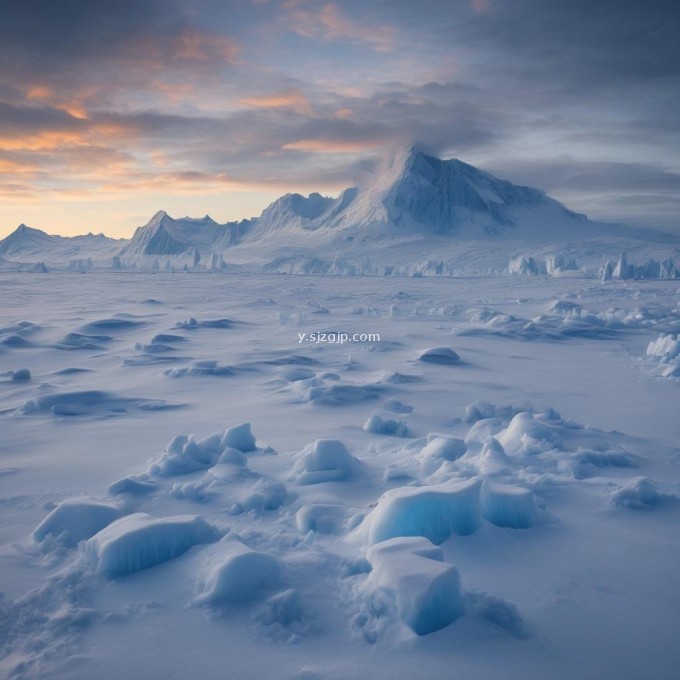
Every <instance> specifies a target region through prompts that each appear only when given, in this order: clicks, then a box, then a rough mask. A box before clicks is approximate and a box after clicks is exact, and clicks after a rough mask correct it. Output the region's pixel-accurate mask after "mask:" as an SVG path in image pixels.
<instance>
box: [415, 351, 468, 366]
mask: <svg viewBox="0 0 680 680" xmlns="http://www.w3.org/2000/svg"><path fill="white" fill-rule="evenodd" d="M418 359H419V360H420V361H425V362H426V363H429V364H444V365H453V364H459V363H460V357H459V356H458V355H457V354H456V353H455V352H454V351H453V350H452V349H451V348H449V347H433V348H431V349H426V350H425V351H424V352H422V353H421V354H420V356H419V357H418Z"/></svg>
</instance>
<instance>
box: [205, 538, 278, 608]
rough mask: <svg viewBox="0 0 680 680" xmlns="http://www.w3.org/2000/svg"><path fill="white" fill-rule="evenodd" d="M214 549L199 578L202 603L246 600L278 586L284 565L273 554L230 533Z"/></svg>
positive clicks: (215, 603)
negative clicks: (259, 549) (253, 548)
mask: <svg viewBox="0 0 680 680" xmlns="http://www.w3.org/2000/svg"><path fill="white" fill-rule="evenodd" d="M211 552H212V554H211V555H210V556H209V557H208V558H207V559H206V562H207V565H206V566H205V567H204V570H203V573H202V575H201V576H200V577H199V578H200V582H201V585H200V590H201V592H200V594H199V596H198V597H197V598H196V602H197V603H199V604H210V605H223V604H236V603H244V602H248V601H250V600H254V599H256V598H258V597H259V596H261V595H262V594H263V593H265V592H266V591H267V590H271V589H272V588H274V587H276V586H277V585H279V582H280V580H281V572H282V565H281V562H280V561H279V560H278V558H276V557H274V556H273V555H270V554H268V553H264V552H260V551H257V550H252V549H250V548H248V547H247V546H246V545H244V544H243V543H241V542H240V541H238V540H236V539H234V538H233V537H231V536H229V535H228V536H225V537H224V538H223V539H222V540H221V541H220V542H219V543H217V544H216V545H215V546H214V550H212V551H211Z"/></svg>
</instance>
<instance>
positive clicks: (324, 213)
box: [0, 147, 680, 274]
mask: <svg viewBox="0 0 680 680" xmlns="http://www.w3.org/2000/svg"><path fill="white" fill-rule="evenodd" d="M678 247H679V240H678V238H677V237H675V236H673V235H671V234H663V233H660V232H655V231H651V230H636V231H633V230H630V229H625V228H622V227H616V226H613V225H605V224H602V223H597V222H592V221H590V220H588V219H587V218H586V217H585V215H580V214H577V213H575V212H572V211H571V210H568V209H567V208H566V207H565V206H563V205H562V204H561V203H559V202H558V201H556V200H554V199H552V198H550V197H549V196H547V195H546V194H545V193H544V192H543V191H540V190H538V189H533V188H531V187H524V186H518V185H515V184H512V183H511V182H508V181H506V180H502V179H499V178H497V177H494V176H493V175H491V174H489V173H487V172H484V171H482V170H479V169H478V168H475V167H474V166H472V165H468V164H467V163H463V162H462V161H459V160H456V159H453V160H440V159H438V158H435V157H433V156H430V155H427V154H424V153H422V152H420V151H418V150H417V149H415V148H413V147H410V148H406V149H401V150H399V151H398V152H396V153H395V154H394V155H393V156H392V157H391V158H390V159H389V161H385V162H384V163H383V165H382V167H381V168H380V169H379V170H378V171H377V172H376V173H375V174H374V175H373V177H372V178H371V179H370V181H367V182H366V183H365V184H364V185H363V186H361V187H353V188H350V189H346V190H345V191H343V192H342V193H341V194H340V196H338V197H337V198H329V197H325V196H321V195H320V194H318V193H313V194H311V195H309V196H308V197H305V196H301V195H300V194H286V195H285V196H282V197H281V198H279V199H277V200H276V201H274V202H273V203H272V204H271V205H269V206H268V207H267V208H266V209H265V210H264V211H263V212H262V214H261V215H260V216H259V217H256V218H253V219H250V220H242V221H240V222H227V223H226V224H218V223H217V222H215V221H214V220H213V219H211V218H210V217H208V216H207V215H206V217H203V218H199V219H193V218H188V217H185V218H181V219H174V218H172V217H170V215H168V214H167V213H166V212H164V211H160V212H158V213H156V214H155V215H154V216H153V217H152V218H151V220H150V221H149V222H148V223H147V224H145V225H144V226H141V227H138V228H137V230H136V231H135V233H134V235H133V237H132V239H130V240H125V239H121V240H115V239H110V238H107V237H106V236H104V235H103V234H98V235H93V234H88V235H86V236H76V237H71V238H68V237H63V236H50V235H48V234H46V233H45V232H43V231H40V230H38V229H31V228H30V227H27V226H25V225H23V224H22V225H21V226H20V227H19V228H18V229H17V230H16V231H14V232H13V233H12V234H10V235H9V236H8V237H7V238H5V239H3V240H2V241H0V268H3V269H7V268H10V267H11V266H21V265H24V266H25V267H26V266H29V265H30V266H31V267H33V266H35V265H36V263H39V262H42V263H44V264H45V265H46V266H47V267H51V268H70V269H78V270H86V269H90V268H114V269H142V270H145V269H151V270H159V269H168V270H171V269H177V268H181V269H193V270H206V269H213V270H214V269H223V268H225V267H226V268H229V267H230V265H237V266H246V265H247V266H251V267H256V268H259V269H263V270H264V271H274V272H292V273H294V272H307V273H366V274H380V273H383V274H385V273H388V274H389V273H394V274H397V273H403V274H414V273H418V272H420V273H445V274H446V273H448V274H454V273H463V272H469V273H472V272H479V273H493V272H496V271H500V270H505V269H507V264H508V260H509V259H512V258H517V257H523V256H527V257H528V256H534V257H536V256H537V257H539V258H540V257H543V256H546V257H550V256H555V255H560V257H562V260H564V258H565V257H568V258H569V259H570V261H571V260H573V259H578V258H581V259H582V260H583V259H585V260H587V262H586V263H585V264H587V265H589V266H591V267H592V266H593V263H594V262H596V261H599V260H601V259H602V257H603V256H605V255H606V256H609V257H612V256H615V255H616V254H618V253H617V252H616V250H617V249H619V250H620V249H626V250H628V251H629V252H633V253H634V254H636V255H640V256H643V257H644V256H651V254H652V253H654V254H657V255H660V256H669V255H670V256H675V257H678V256H679V255H680V250H679V249H678ZM562 260H560V261H562ZM225 262H226V265H225Z"/></svg>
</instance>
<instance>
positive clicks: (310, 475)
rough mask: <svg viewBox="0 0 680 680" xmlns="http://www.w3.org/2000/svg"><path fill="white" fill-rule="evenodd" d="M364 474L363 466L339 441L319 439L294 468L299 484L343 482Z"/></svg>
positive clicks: (304, 453) (308, 448) (294, 474)
mask: <svg viewBox="0 0 680 680" xmlns="http://www.w3.org/2000/svg"><path fill="white" fill-rule="evenodd" d="M361 474H362V465H361V463H360V461H359V460H358V459H356V458H355V457H354V456H353V455H352V454H351V453H350V452H349V451H348V450H347V447H346V446H345V445H344V444H343V443H342V442H341V441H340V440H338V439H317V440H316V441H315V442H314V443H313V444H312V445H311V447H307V448H306V449H305V451H303V455H302V456H301V457H300V458H299V459H298V460H297V462H296V463H295V466H294V468H293V478H294V479H295V481H297V483H298V484H319V483H321V482H341V481H345V480H347V479H352V478H354V477H359V476H361Z"/></svg>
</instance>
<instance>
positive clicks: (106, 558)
mask: <svg viewBox="0 0 680 680" xmlns="http://www.w3.org/2000/svg"><path fill="white" fill-rule="evenodd" d="M219 537H220V532H219V531H218V529H217V528H216V527H214V526H212V525H211V524H208V523H207V522H206V521H205V520H204V519H203V518H202V517H199V516H196V515H179V516H176V517H163V518H160V519H159V518H156V517H152V516H151V515H147V514H145V513H141V512H138V513H135V514H134V515H128V516H127V517H123V518H121V519H119V520H117V521H115V522H113V524H109V526H107V527H106V528H105V529H103V530H102V531H100V532H99V533H97V534H95V535H94V536H92V538H90V539H89V540H88V541H87V542H86V543H85V552H86V554H87V555H88V556H89V558H90V560H91V561H92V564H93V565H94V567H95V569H96V571H97V573H99V574H101V575H103V576H106V577H107V578H116V577H118V576H124V575H125V574H130V573H132V572H135V571H139V570H140V569H147V568H149V567H154V566H156V565H157V564H161V563H163V562H167V561H168V560H171V559H172V558H173V557H177V556H178V555H181V554H182V553H185V552H186V551H187V550H189V548H191V547H192V546H194V545H197V544H200V543H212V542H214V541H216V540H217V539H218V538H219Z"/></svg>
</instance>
